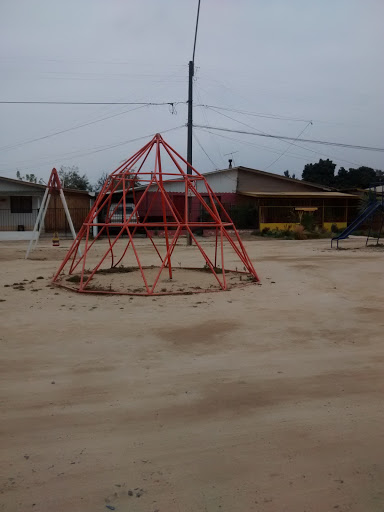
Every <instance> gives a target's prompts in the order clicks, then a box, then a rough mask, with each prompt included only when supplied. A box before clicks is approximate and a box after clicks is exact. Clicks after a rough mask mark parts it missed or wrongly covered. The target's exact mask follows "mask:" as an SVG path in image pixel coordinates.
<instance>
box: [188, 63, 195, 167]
mask: <svg viewBox="0 0 384 512" xmlns="http://www.w3.org/2000/svg"><path fill="white" fill-rule="evenodd" d="M193 68H194V62H193V60H190V61H189V77H188V123H187V128H188V134H187V162H188V163H189V164H191V165H192V125H193V75H194V69H193ZM187 174H192V169H190V167H188V169H187Z"/></svg>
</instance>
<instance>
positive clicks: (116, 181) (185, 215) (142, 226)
mask: <svg viewBox="0 0 384 512" xmlns="http://www.w3.org/2000/svg"><path fill="white" fill-rule="evenodd" d="M150 155H151V156H150ZM165 161H166V162H165ZM150 162H152V163H150ZM148 164H149V169H147V170H146V168H147V167H148ZM181 165H183V166H184V167H185V166H186V168H187V169H189V170H190V172H191V174H188V173H187V172H185V170H183V169H182V167H181ZM166 182H168V183H167V185H169V184H170V183H169V182H171V184H172V186H174V184H176V186H179V187H182V190H183V193H182V194H178V201H179V203H180V198H182V201H183V203H184V204H183V209H182V211H180V210H181V209H180V204H178V205H175V202H174V201H175V198H174V196H173V195H172V194H170V192H169V191H167V190H166V188H165V183H166ZM168 188H169V187H168ZM115 192H120V193H121V198H120V199H119V200H118V202H114V200H113V193H115ZM192 198H196V199H195V202H196V200H197V202H198V204H199V209H200V212H201V215H200V216H199V219H198V220H194V221H192V220H191V219H190V207H189V205H190V201H191V199H192ZM115 201H116V200H115ZM156 202H157V204H158V205H160V209H161V214H162V215H161V217H160V220H159V217H153V216H151V212H152V210H153V207H154V206H153V205H154V204H155V203H156ZM128 204H132V205H133V207H131V208H127V205H128ZM177 206H178V207H177ZM139 212H142V215H141V216H140V215H139ZM143 212H144V213H143ZM117 213H119V215H117ZM100 218H103V222H101V221H100V222H99V219H100ZM201 219H204V220H201ZM95 227H97V230H98V233H97V235H96V236H95V237H94V238H93V237H92V236H93V230H94V228H95ZM202 229H208V230H210V231H211V232H212V233H213V234H214V235H215V237H214V240H215V242H214V243H213V242H212V241H211V243H210V245H211V247H210V248H209V250H208V249H205V248H204V247H203V243H202V240H201V239H200V241H199V240H198V238H199V237H198V236H197V234H196V231H197V230H200V232H201V230H202ZM138 231H139V233H140V232H141V233H143V234H144V233H145V234H146V236H147V238H149V240H150V242H151V244H152V245H151V247H153V251H154V252H153V256H155V257H156V259H158V261H159V264H158V267H155V266H154V265H145V264H144V261H143V258H142V256H141V251H142V246H140V244H139V243H138V240H140V238H137V237H135V234H137V232H138ZM154 231H159V232H161V233H163V235H164V241H165V245H164V242H163V240H162V239H158V238H154V236H153V233H154ZM182 234H187V235H188V234H189V236H190V237H191V240H192V244H193V245H194V246H195V247H196V248H197V249H198V251H197V253H198V255H200V256H199V257H200V260H201V261H200V262H199V264H200V267H198V265H197V264H196V263H197V262H196V261H195V260H194V266H193V267H189V268H190V269H192V268H193V269H194V270H202V268H203V269H204V270H205V271H206V272H208V273H209V274H211V275H212V276H213V277H214V282H215V286H216V289H217V290H226V289H228V288H229V287H231V284H230V283H228V281H229V278H228V276H229V275H231V276H233V274H234V273H235V274H237V275H238V276H239V275H240V281H241V283H240V284H241V285H244V284H246V283H249V282H258V281H259V279H258V276H257V273H256V271H255V269H254V267H253V265H252V262H251V260H250V258H249V256H248V254H247V252H246V250H245V248H244V245H243V243H242V241H241V239H240V236H239V234H238V232H237V230H236V228H235V226H234V223H233V222H232V220H231V218H230V217H229V215H228V213H227V212H226V210H225V208H224V207H223V205H222V204H221V202H220V201H219V199H218V197H217V196H216V194H215V193H214V192H213V190H212V189H211V187H210V186H209V184H208V182H207V180H206V179H205V178H204V176H203V175H201V174H200V173H199V172H197V171H196V169H195V168H193V167H192V166H190V165H189V164H188V163H187V162H186V160H185V159H184V158H183V157H181V156H180V155H179V154H178V153H177V152H176V151H175V150H174V149H173V148H172V147H171V146H170V145H169V144H167V142H165V140H164V139H163V138H162V137H161V135H160V134H157V135H155V136H154V138H153V139H152V140H151V141H150V142H149V143H148V144H146V145H145V146H144V147H143V148H141V149H140V150H139V151H138V152H137V153H135V154H134V155H133V156H131V158H129V159H128V160H127V161H126V162H124V163H123V164H122V165H121V166H120V167H118V168H117V169H116V170H115V171H114V172H113V173H112V174H110V175H109V177H108V178H107V180H106V182H105V183H104V186H103V188H102V190H101V192H100V193H99V194H98V196H97V199H96V201H95V203H94V205H93V207H92V209H91V211H90V213H89V215H88V216H87V218H86V219H85V221H84V223H83V226H82V227H81V229H80V231H79V233H78V235H77V237H76V239H75V240H74V242H73V244H72V246H71V248H70V249H69V251H68V253H67V255H66V257H65V258H64V260H63V262H62V264H61V266H60V268H59V269H58V271H57V273H56V274H55V276H54V278H53V282H54V283H56V284H58V285H60V286H64V287H66V288H70V289H74V290H75V291H78V292H82V293H112V294H113V293H114V294H127V295H166V294H182V293H191V289H189V288H188V289H186V288H177V290H175V289H174V288H173V289H172V290H171V291H169V290H168V289H164V288H161V289H160V290H159V288H160V285H159V280H160V276H161V275H162V273H163V271H164V272H166V273H167V275H168V277H169V280H172V278H173V272H175V271H176V272H177V271H178V269H179V268H185V267H181V263H180V262H177V260H176V262H177V263H178V265H179V266H177V265H176V266H175V265H174V259H173V256H174V253H175V248H176V244H177V242H178V240H179V238H180V236H181V235H182ZM103 237H104V238H106V239H107V241H108V243H107V245H106V246H105V244H101V247H102V248H103V250H102V253H100V251H99V252H96V251H95V247H96V246H97V242H98V241H100V240H101V239H102V238H103ZM155 240H156V241H155ZM95 244H96V246H95ZM80 245H82V248H83V252H82V253H80ZM161 245H163V246H164V250H163V255H162V254H161V251H162V247H161ZM130 248H131V249H132V251H133V253H134V260H135V266H134V267H129V268H126V270H127V271H128V272H131V271H132V270H133V269H134V270H137V271H139V273H140V275H141V279H142V281H141V282H140V286H141V287H142V288H140V287H139V288H138V287H137V285H136V288H133V289H132V287H131V286H127V287H126V289H121V287H120V289H119V290H115V289H112V285H109V286H107V287H105V286H104V288H103V286H100V285H98V286H95V285H94V284H93V283H94V282H95V280H96V281H97V279H95V276H96V277H97V276H98V275H99V273H102V272H104V273H106V272H108V269H109V270H110V271H112V272H114V271H116V275H115V276H114V277H115V278H116V276H117V277H120V276H121V274H119V273H118V271H119V269H121V271H122V272H123V271H124V269H125V267H124V266H122V264H121V263H122V261H123V260H124V258H125V257H126V255H127V252H128V250H129V249H130ZM146 248H147V249H148V245H146ZM228 249H230V250H231V251H233V253H232V254H231V255H230V256H231V259H233V257H235V259H236V260H237V262H238V265H240V268H241V270H240V271H238V270H237V267H236V268H235V269H232V270H229V269H227V268H226V266H225V263H224V258H225V257H227V254H228ZM209 253H211V254H209ZM131 256H132V255H131ZM146 256H147V255H146ZM144 259H145V258H144ZM151 262H152V263H153V259H152V260H151ZM119 264H120V267H119ZM136 264H137V266H136ZM106 267H108V269H106ZM149 274H151V279H149V277H148V275H149ZM130 275H131V274H130V273H127V274H126V275H125V276H124V278H127V279H128V281H129V278H130ZM121 277H123V276H121ZM136 277H137V276H136ZM232 279H233V277H232ZM162 282H164V280H162ZM238 284H239V283H238ZM204 291H215V289H214V287H213V286H212V285H210V287H209V288H208V287H207V288H205V289H204V288H201V287H195V288H193V287H192V292H196V293H197V292H204Z"/></svg>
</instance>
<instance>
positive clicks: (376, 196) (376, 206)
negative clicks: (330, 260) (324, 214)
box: [331, 182, 384, 249]
mask: <svg viewBox="0 0 384 512" xmlns="http://www.w3.org/2000/svg"><path fill="white" fill-rule="evenodd" d="M380 188H381V190H380ZM368 197H369V198H370V201H369V204H368V206H367V207H366V208H365V210H364V211H363V212H361V214H360V215H359V216H358V217H356V219H355V220H354V221H353V222H352V223H351V224H350V225H349V226H347V227H346V228H345V229H344V231H343V232H342V233H340V235H338V236H335V237H333V238H332V240H331V248H332V245H333V242H334V241H335V240H336V247H337V249H338V248H339V241H340V240H344V239H345V238H348V236H349V235H351V234H352V233H353V231H355V230H356V229H357V228H358V227H359V226H360V225H361V224H362V223H363V222H365V221H367V220H369V219H371V224H370V227H369V232H368V236H367V240H366V242H365V245H368V240H369V238H370V237H371V232H372V223H373V219H374V216H375V213H377V212H379V213H381V223H380V230H379V232H378V237H377V240H376V244H377V245H378V243H379V240H380V238H381V232H382V229H383V223H384V183H383V182H378V183H373V184H372V185H371V186H370V187H369V193H368Z"/></svg>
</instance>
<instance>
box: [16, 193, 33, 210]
mask: <svg viewBox="0 0 384 512" xmlns="http://www.w3.org/2000/svg"><path fill="white" fill-rule="evenodd" d="M11 213H32V196H11Z"/></svg>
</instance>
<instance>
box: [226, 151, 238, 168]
mask: <svg viewBox="0 0 384 512" xmlns="http://www.w3.org/2000/svg"><path fill="white" fill-rule="evenodd" d="M236 153H239V151H231V153H225V154H224V156H231V157H232V158H228V169H232V162H233V163H235V162H234V160H235V159H234V158H233V155H234V154H236Z"/></svg>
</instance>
